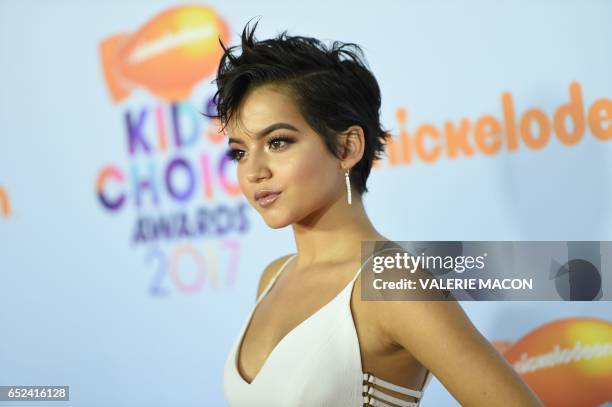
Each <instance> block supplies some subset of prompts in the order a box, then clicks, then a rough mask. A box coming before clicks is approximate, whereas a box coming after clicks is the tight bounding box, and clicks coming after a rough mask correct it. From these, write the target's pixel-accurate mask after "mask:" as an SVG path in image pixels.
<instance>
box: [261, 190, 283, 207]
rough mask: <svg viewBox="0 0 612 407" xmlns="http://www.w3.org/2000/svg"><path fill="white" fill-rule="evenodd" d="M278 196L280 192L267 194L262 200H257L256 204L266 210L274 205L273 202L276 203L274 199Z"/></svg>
mask: <svg viewBox="0 0 612 407" xmlns="http://www.w3.org/2000/svg"><path fill="white" fill-rule="evenodd" d="M280 194H281V193H280V192H276V193H272V194H268V195H266V196H264V197H263V198H259V199H258V200H257V203H258V204H259V206H261V207H262V208H267V207H268V206H270V205H272V204H273V203H274V201H276V199H277V198H278V196H279V195H280Z"/></svg>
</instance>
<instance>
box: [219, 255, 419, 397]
mask: <svg viewBox="0 0 612 407" xmlns="http://www.w3.org/2000/svg"><path fill="white" fill-rule="evenodd" d="M295 256H296V255H293V256H291V257H290V258H288V259H287V261H285V263H284V264H283V265H282V266H281V268H280V270H279V271H278V273H277V274H276V276H274V278H273V279H272V280H271V281H270V283H269V284H268V286H267V287H266V289H265V290H264V292H263V293H262V294H261V296H260V297H259V298H258V299H257V302H256V303H255V306H254V307H253V309H252V310H251V313H250V315H249V317H248V318H247V320H246V321H245V323H244V325H243V326H242V329H241V330H240V334H239V336H238V338H237V340H236V342H235V343H234V345H233V346H232V349H231V351H230V353H229V355H228V357H227V360H226V362H225V368H224V373H223V390H224V395H225V399H226V400H227V402H228V403H229V405H230V406H231V407H260V406H261V407H264V406H266V407H271V406H278V407H294V406H295V407H297V406H304V407H310V406H313V407H314V406H316V407H324V406H329V407H332V406H333V407H338V406H342V407H344V406H355V407H357V406H382V407H387V406H389V407H394V406H406V407H416V406H419V404H420V402H421V398H422V395H423V391H424V390H425V387H426V386H427V384H428V383H429V380H430V379H431V372H429V371H428V372H427V377H426V379H425V382H424V384H423V389H422V390H421V391H418V390H412V389H408V388H406V387H401V386H398V385H395V384H393V383H390V382H387V381H384V380H382V379H380V378H378V377H376V376H374V375H372V374H369V373H367V372H365V373H364V372H363V371H362V367H361V356H360V350H359V341H358V337H357V331H356V329H355V324H354V322H353V314H352V312H351V307H350V302H351V293H352V289H353V285H354V283H355V280H356V279H357V277H358V275H359V273H360V272H361V269H362V268H363V265H362V266H361V267H360V268H359V270H358V271H357V273H356V274H355V276H354V277H353V279H352V280H351V281H350V282H349V283H348V284H347V285H346V287H345V288H344V289H343V290H342V291H340V293H339V294H338V295H336V296H335V297H334V298H333V299H332V300H331V301H330V302H328V303H327V304H326V305H324V306H323V307H322V308H321V309H319V310H318V311H316V312H315V313H314V314H312V315H311V316H310V317H309V318H307V319H306V320H304V321H303V322H301V323H300V324H299V325H298V326H296V327H295V328H294V329H293V330H292V331H290V332H289V333H288V334H287V335H286V336H285V337H284V338H283V339H281V341H280V342H279V343H278V344H277V345H276V347H275V348H274V349H273V350H272V353H270V355H269V356H268V359H267V360H266V361H265V362H264V364H263V366H262V367H261V369H260V370H259V372H258V373H257V375H256V376H255V378H253V380H252V381H251V383H248V382H247V381H246V380H244V379H243V377H242V376H241V375H240V372H239V371H238V360H237V355H238V347H239V346H240V344H241V342H242V338H243V336H244V333H245V330H246V328H247V326H248V324H249V323H250V321H251V318H252V317H253V313H254V312H255V309H256V308H257V306H258V305H259V303H260V301H261V300H262V298H264V297H265V296H266V294H267V293H268V291H270V288H271V287H272V286H273V285H274V283H275V281H276V279H277V278H278V276H279V275H280V273H281V272H282V271H283V270H284V268H285V266H286V265H287V264H288V263H289V261H290V260H291V259H293V258H294V257H295ZM372 384H375V385H377V386H378V387H383V388H387V389H391V390H394V391H397V392H400V393H402V394H406V395H409V396H413V397H416V398H417V400H418V401H417V402H410V401H405V400H401V399H399V398H397V397H393V396H391V395H390V394H388V393H385V392H383V391H381V390H379V389H376V388H374V387H373V386H372Z"/></svg>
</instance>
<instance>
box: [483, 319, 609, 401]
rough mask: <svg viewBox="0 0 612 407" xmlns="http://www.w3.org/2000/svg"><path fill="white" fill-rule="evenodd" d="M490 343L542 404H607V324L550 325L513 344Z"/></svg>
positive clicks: (592, 321)
mask: <svg viewBox="0 0 612 407" xmlns="http://www.w3.org/2000/svg"><path fill="white" fill-rule="evenodd" d="M493 345H494V346H495V347H496V349H498V350H500V353H502V355H503V356H504V357H505V358H506V359H507V360H508V362H510V364H512V365H513V367H514V369H515V370H516V371H517V372H518V373H519V374H520V375H521V376H522V378H523V380H525V382H526V383H527V384H528V385H529V387H531V388H532V389H533V391H534V392H536V394H537V395H538V397H540V399H541V400H542V402H543V403H544V405H546V406H585V407H587V406H599V405H601V404H602V403H605V402H606V401H609V400H612V323H610V321H606V320H602V319H595V318H570V319H563V320H559V321H553V322H550V323H548V324H546V325H543V326H541V327H539V328H537V329H535V330H534V331H532V332H530V333H529V334H527V335H525V336H524V337H523V338H521V339H520V340H518V341H517V342H515V343H514V344H510V343H509V342H508V341H495V342H493Z"/></svg>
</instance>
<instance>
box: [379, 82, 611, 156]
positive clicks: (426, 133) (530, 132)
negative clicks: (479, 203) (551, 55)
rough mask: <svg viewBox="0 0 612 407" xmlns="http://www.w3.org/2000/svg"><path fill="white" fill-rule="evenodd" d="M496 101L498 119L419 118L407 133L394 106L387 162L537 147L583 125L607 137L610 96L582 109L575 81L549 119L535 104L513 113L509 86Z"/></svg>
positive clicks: (571, 141)
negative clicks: (395, 131) (394, 129)
mask: <svg viewBox="0 0 612 407" xmlns="http://www.w3.org/2000/svg"><path fill="white" fill-rule="evenodd" d="M500 102H501V112H502V118H501V119H499V118H497V117H495V116H493V115H491V114H485V115H482V116H481V117H479V118H477V119H476V120H473V121H470V120H469V119H468V118H462V119H461V120H460V121H459V122H458V123H453V122H452V121H450V120H448V121H446V122H445V123H444V125H443V126H436V125H434V124H431V123H424V124H422V125H420V126H418V127H417V128H416V130H415V131H414V132H412V134H411V133H409V132H408V130H407V129H406V123H407V121H408V114H407V112H406V109H405V108H404V107H399V108H398V109H397V110H396V118H397V121H398V123H399V125H400V133H399V136H394V137H391V138H390V139H389V141H388V146H387V147H388V152H387V154H388V156H389V164H390V165H391V166H395V165H408V164H410V163H411V162H412V161H413V160H416V159H418V160H420V161H423V162H425V163H429V164H431V163H435V162H436V161H437V160H438V159H440V158H441V157H442V156H446V157H447V158H449V159H455V158H457V157H461V156H463V157H472V156H474V155H475V154H478V153H480V154H484V155H488V156H492V155H495V154H498V153H499V152H500V151H501V150H502V148H505V149H506V150H508V151H516V150H518V148H519V146H520V145H521V144H523V145H525V146H527V148H529V149H532V150H539V149H542V148H544V147H545V146H546V145H547V144H548V142H549V141H550V138H551V135H552V134H553V133H554V134H555V135H556V137H557V139H558V140H559V141H560V142H561V143H563V144H564V145H566V146H573V145H575V144H576V143H578V142H579V141H580V140H581V139H582V138H583V136H584V134H585V131H586V130H587V127H588V129H589V130H590V132H591V134H592V135H593V136H594V137H595V138H597V139H598V140H601V141H608V140H612V99H610V98H601V99H597V100H595V101H594V102H593V103H591V104H590V106H587V108H586V110H585V105H584V101H583V97H582V88H581V86H580V83H578V82H572V83H571V84H570V85H569V102H567V103H563V104H561V105H559V106H558V108H557V109H556V111H555V112H554V114H553V116H552V119H551V118H549V117H548V116H547V115H546V113H545V112H544V111H543V110H542V109H539V108H535V107H534V108H530V109H527V110H526V111H524V112H523V113H522V114H521V115H520V116H519V117H517V116H516V112H515V109H514V101H513V98H512V94H511V93H510V92H505V93H503V94H502V95H501V100H500ZM568 121H569V122H571V125H569V126H568ZM375 164H378V161H375ZM377 166H378V165H377Z"/></svg>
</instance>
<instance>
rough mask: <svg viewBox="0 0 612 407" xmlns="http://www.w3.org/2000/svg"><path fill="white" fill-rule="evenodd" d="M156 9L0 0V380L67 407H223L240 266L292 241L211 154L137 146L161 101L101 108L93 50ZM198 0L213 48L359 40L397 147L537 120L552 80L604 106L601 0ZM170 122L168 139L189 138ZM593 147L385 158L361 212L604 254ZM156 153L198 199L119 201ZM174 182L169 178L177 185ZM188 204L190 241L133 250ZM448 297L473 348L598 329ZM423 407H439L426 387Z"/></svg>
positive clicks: (105, 97) (132, 97)
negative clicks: (481, 121)
mask: <svg viewBox="0 0 612 407" xmlns="http://www.w3.org/2000/svg"><path fill="white" fill-rule="evenodd" d="M177 4H178V5H180V4H181V3H175V2H170V1H131V2H120V1H107V2H104V3H95V2H88V3H85V2H77V1H57V2H43V1H7V0H4V1H1V2H0V73H1V75H2V79H3V84H2V91H1V92H0V126H1V127H0V198H3V199H4V201H5V202H9V203H10V209H9V210H5V211H4V215H2V214H0V327H1V328H0V330H1V331H2V334H1V335H0V385H12V384H15V385H69V386H70V397H71V402H70V405H73V406H77V405H78V406H108V405H113V406H128V405H129V406H137V405H138V406H145V405H146V406H163V405H176V406H179V405H180V406H196V405H200V406H204V405H206V406H208V405H224V401H223V395H222V368H223V363H224V361H225V357H226V356H227V353H228V351H229V347H230V345H231V344H232V343H233V341H234V340H235V339H236V336H237V334H238V329H239V328H240V326H241V325H242V323H243V322H244V319H245V318H246V316H247V314H248V312H249V310H250V308H251V307H252V306H253V303H254V299H255V291H256V287H257V282H258V279H259V277H260V274H261V271H262V270H263V267H264V266H265V265H266V264H268V263H269V262H270V261H271V260H272V259H274V258H277V257H279V256H281V255H284V254H288V253H294V251H295V250H294V249H295V248H294V244H293V240H292V235H291V230H290V228H285V229H283V230H270V229H269V228H267V226H266V225H265V224H264V223H263V221H262V220H261V219H260V218H259V217H258V216H257V213H256V212H255V210H253V209H252V208H250V207H248V205H247V206H245V205H246V200H245V199H244V198H243V197H240V196H235V195H232V194H231V193H228V190H227V188H224V186H223V185H226V186H227V185H232V184H235V176H234V174H233V173H232V171H231V168H230V169H226V171H225V172H219V170H218V165H219V157H220V155H221V151H222V150H221V148H220V146H219V145H218V144H214V143H212V142H210V141H209V140H207V139H206V138H204V137H203V138H201V139H198V140H195V139H194V140H195V141H194V142H193V145H190V146H189V148H184V149H181V150H178V149H173V148H172V147H170V148H169V149H168V150H166V151H161V150H160V149H159V148H158V147H159V144H157V141H155V140H157V139H156V133H155V132H156V131H158V130H159V128H156V127H155V123H156V122H155V120H154V119H153V117H157V116H155V114H156V113H155V112H156V111H157V110H156V109H159V111H160V112H161V113H160V114H161V115H162V116H163V117H165V119H166V120H167V121H166V123H170V119H171V107H170V105H169V104H168V103H167V102H164V101H163V100H160V99H159V98H158V97H156V96H155V95H153V94H152V93H151V92H150V91H149V90H148V89H147V88H146V87H144V86H138V85H137V86H135V88H134V89H133V90H132V91H131V92H130V93H129V95H128V96H127V97H126V98H125V99H124V100H122V101H121V102H118V103H114V102H113V101H112V100H111V97H110V95H109V91H108V88H107V85H106V82H105V79H104V76H103V71H102V63H101V59H100V54H99V46H100V43H101V42H102V41H104V40H105V39H107V38H109V37H111V36H113V35H116V34H120V33H125V34H130V33H134V32H136V31H137V30H138V29H139V28H140V27H141V26H142V25H143V24H145V23H147V22H148V21H149V20H151V19H152V18H153V17H154V16H156V15H157V14H159V13H160V12H162V11H164V10H166V9H168V8H170V7H173V6H175V5H177ZM201 4H202V5H205V6H210V7H212V9H213V10H215V12H216V13H217V15H218V16H220V17H221V18H222V19H223V20H224V21H225V22H226V23H227V25H228V27H229V29H230V32H231V35H232V36H231V38H232V41H231V42H232V44H235V43H236V41H237V34H238V33H239V32H240V31H241V30H242V27H243V25H244V24H245V23H246V22H247V21H248V20H249V19H250V18H252V17H255V16H261V17H262V19H261V22H260V24H259V28H258V37H259V38H266V37H269V36H272V35H275V34H277V33H278V32H280V31H281V30H284V29H287V30H289V32H290V33H291V34H301V35H307V36H314V37H318V38H322V39H324V40H332V39H337V40H342V41H349V42H356V43H358V44H360V45H362V46H363V47H364V50H365V53H366V56H367V58H368V61H369V63H370V66H371V68H372V71H373V72H374V74H375V76H376V77H377V78H378V81H379V84H380V86H381V90H382V96H383V108H382V118H383V124H384V125H385V126H386V127H387V128H389V129H391V130H392V132H393V133H394V135H396V136H398V135H399V134H400V131H401V130H402V129H406V130H407V131H408V134H409V137H411V139H412V140H414V136H415V134H416V133H417V129H418V128H419V126H421V125H423V124H425V123H430V124H433V125H434V126H435V127H436V128H438V129H440V131H442V129H443V128H444V123H445V122H447V121H451V122H452V123H453V124H457V125H458V124H459V123H460V121H461V120H462V119H463V118H467V119H468V120H469V121H470V123H472V124H473V123H475V122H476V120H477V119H478V118H480V117H482V116H483V115H485V114H490V115H493V116H494V117H496V118H498V119H499V120H500V121H502V118H503V112H502V106H501V96H502V94H503V93H505V92H509V93H511V94H512V97H513V101H514V108H515V111H516V115H517V117H520V116H521V114H523V113H524V112H525V111H526V110H528V109H531V108H537V109H540V110H541V111H543V112H544V113H545V115H546V116H547V117H548V118H551V119H552V117H553V114H554V112H555V111H556V109H557V108H558V107H559V106H560V105H562V104H564V103H568V102H569V100H570V99H569V93H568V92H569V91H568V89H569V86H570V84H571V83H573V82H576V83H578V84H579V85H580V87H581V90H582V97H583V100H584V106H585V108H586V109H588V107H589V106H591V104H592V103H593V102H594V101H596V100H598V99H602V98H605V99H607V100H610V97H612V75H610V68H611V66H612V53H611V52H610V51H611V49H610V38H612V25H610V24H609V18H610V15H612V3H610V2H607V1H603V0H602V1H590V2H584V1H561V2H560V1H540V2H535V3H534V2H529V1H513V2H512V1H506V2H488V1H465V2H461V3H460V4H459V2H450V1H448V2H443V1H429V2H416V1H411V2H391V1H381V2H376V3H372V2H363V3H361V4H359V5H358V4H355V2H346V1H345V2H333V3H330V2H327V1H319V0H313V1H308V2H301V3H295V4H291V5H288V4H285V3H279V2H274V1H268V0H264V1H257V2H250V1H227V2H221V1H216V0H214V1H209V2H206V3H201ZM176 69H177V70H180V69H181V67H180V66H177V67H176ZM212 79H213V77H212V76H210V75H209V76H207V77H205V78H203V79H202V80H201V81H199V82H198V83H197V84H196V85H195V86H194V87H193V91H192V93H191V95H190V96H189V98H188V99H187V100H186V101H185V102H184V105H183V106H184V112H188V113H189V112H191V114H193V112H195V111H197V110H202V109H203V106H204V102H205V101H206V100H208V98H210V96H212V92H213V91H214V88H213V87H212V85H211V84H210V81H211V80H212ZM609 103H610V102H609ZM401 108H403V109H405V110H406V111H407V121H406V122H405V123H404V125H403V126H402V124H401V123H400V122H399V121H398V119H397V111H398V109H401ZM143 111H145V112H147V115H148V116H147V124H146V126H145V127H144V128H143V129H144V130H143V132H145V133H146V134H147V137H148V140H150V142H151V145H153V146H154V147H153V148H152V149H153V152H152V153H151V154H149V155H136V156H134V157H132V156H130V154H129V151H128V131H127V130H126V120H127V119H126V116H127V115H131V117H132V118H137V117H138V115H139V114H141V113H142V112H143ZM587 113H588V112H587ZM587 113H585V114H587ZM181 117H182V119H181V120H183V126H184V129H188V130H186V134H187V133H188V134H196V136H197V132H198V131H197V130H196V129H195V128H194V126H196V127H197V126H201V129H200V130H201V131H204V130H205V129H206V128H208V126H210V123H209V122H208V121H207V120H206V119H205V118H202V117H200V116H198V120H200V121H201V122H199V123H194V122H193V121H190V120H192V118H193V117H194V116H193V115H192V116H190V115H189V114H185V115H184V116H181ZM190 118H191V119H190ZM517 120H518V119H517ZM602 123H603V126H604V128H605V126H606V125H607V126H612V123H611V122H610V119H608V121H607V122H606V120H603V121H602ZM517 126H518V124H517ZM570 127H571V126H570V125H569V124H568V128H570ZM156 129H157V130H156ZM534 131H535V130H534ZM168 134H171V132H170V131H169V133H168ZM535 134H537V132H536V133H535ZM169 137H170V136H169ZM398 139H399V138H398ZM433 146H434V143H433V142H432V139H431V138H429V139H427V142H426V143H425V147H426V148H427V149H430V148H433ZM611 153H612V140H611V141H604V140H601V139H599V138H597V137H595V136H594V135H593V133H592V131H591V129H590V128H589V127H588V125H587V126H586V129H585V133H584V136H583V138H582V139H581V140H580V141H579V142H578V143H576V144H575V145H572V146H567V145H564V144H563V143H561V142H560V141H559V139H558V137H557V136H556V135H555V133H554V131H553V132H551V134H550V140H549V141H548V143H547V144H546V145H545V146H544V147H543V148H541V149H534V148H529V147H527V146H526V145H525V144H524V143H523V142H522V141H520V142H519V147H518V149H517V150H516V151H512V152H509V151H508V150H507V148H506V145H505V143H503V144H502V147H501V149H500V150H499V151H498V152H496V153H495V154H492V155H485V154H482V153H479V152H476V153H475V154H474V155H473V156H471V157H466V156H465V155H459V156H458V157H456V158H454V159H453V158H449V157H448V156H447V155H446V152H445V150H444V151H443V153H442V155H441V156H440V157H439V158H438V159H437V160H435V161H434V162H432V163H427V162H424V161H422V160H420V159H418V156H417V155H413V156H412V162H411V163H409V164H406V163H400V164H397V165H393V166H392V165H391V164H390V161H389V160H385V162H383V163H382V164H381V167H380V168H377V169H375V170H374V171H373V172H372V175H371V177H370V180H369V183H368V185H369V189H370V192H369V193H368V194H367V195H366V197H365V204H366V207H367V210H368V213H369V214H370V216H371V218H372V220H373V222H374V224H375V225H377V228H378V229H379V230H380V231H381V233H383V234H384V235H386V236H388V237H390V238H393V239H395V240H402V241H409V240H611V239H612V232H611V230H612V228H611V227H612V218H611V216H610V215H611V214H612V210H611V209H610V202H611V195H612V182H611V177H610V174H611V164H610V162H611V161H610V157H611ZM413 154H416V153H414V152H413ZM178 156H180V157H185V159H186V162H187V163H188V164H189V165H193V168H194V171H195V173H197V174H198V176H202V177H204V175H203V174H206V173H208V174H209V175H208V176H209V177H210V179H209V181H210V184H208V185H209V187H210V189H209V190H208V192H207V190H206V188H204V187H202V185H203V184H202V182H200V181H198V183H197V185H196V187H195V188H196V192H195V193H194V195H193V197H191V198H190V199H189V200H187V201H185V202H178V201H176V200H171V199H168V193H167V191H164V192H163V193H160V196H161V204H160V206H158V207H154V206H153V205H152V204H151V202H152V201H151V200H150V199H151V195H150V193H149V192H146V193H144V195H143V196H144V198H143V200H144V204H143V207H141V208H138V207H137V205H136V203H135V201H134V199H133V198H134V194H133V193H132V190H130V188H131V187H133V183H132V182H131V180H132V179H133V178H130V177H134V172H135V171H136V172H137V173H138V174H148V172H147V171H149V167H148V166H149V165H153V170H152V171H153V174H154V175H153V178H152V179H154V181H152V182H156V183H159V186H160V188H161V189H163V188H162V187H161V186H162V185H163V182H164V178H163V171H164V169H165V168H167V166H168V165H169V163H170V162H171V161H172V160H173V159H174V158H176V157H178ZM202 157H206V158H202ZM206 160H208V161H207V164H203V162H205V161H206ZM110 167H112V168H115V169H118V170H119V171H120V172H122V174H123V175H124V181H123V183H120V182H117V180H116V179H111V181H108V182H107V183H106V184H105V190H104V191H105V192H104V193H105V194H107V196H110V197H117V196H119V194H121V193H122V192H126V191H127V192H126V193H127V195H128V196H127V199H126V202H125V203H124V205H123V206H122V207H121V208H120V209H119V210H116V211H111V210H108V209H107V208H105V207H104V206H103V205H102V204H101V202H100V200H99V198H98V195H97V191H98V190H97V188H96V182H97V180H98V178H99V177H100V174H101V172H102V171H103V170H104V169H105V168H110ZM181 174H182V175H181ZM223 174H225V175H223ZM184 175H185V174H184V173H179V175H178V176H177V178H178V181H175V182H177V185H180V186H181V188H183V187H184V186H185V185H187V184H188V182H187V178H185V177H184ZM140 176H142V175H138V176H137V177H140ZM143 177H146V176H143ZM224 177H225V178H224ZM224 183H225V184H224ZM5 206H6V205H5ZM202 211H205V212H206V211H209V215H207V216H209V217H208V218H206V219H208V222H209V223H208V225H209V227H210V229H209V231H208V232H206V233H202V234H200V235H198V236H195V237H192V238H172V239H160V240H158V241H154V242H139V243H138V242H134V240H133V239H134V238H133V236H134V233H135V225H136V223H137V219H139V218H141V217H143V216H152V217H156V216H157V217H158V216H161V217H165V218H167V219H170V218H172V217H173V216H179V217H180V214H185V216H187V217H189V218H190V219H191V222H195V221H194V220H193V219H195V218H196V217H197V216H203V215H201V213H202ZM177 214H178V215H177ZM197 214H200V215H197ZM172 219H174V218H172ZM192 224H193V223H192ZM219 225H225V226H219ZM217 227H219V228H220V229H216V228H217ZM198 261H201V263H198ZM199 278H204V280H199ZM604 278H609V277H607V276H605V277H604ZM190 287H191V288H190ZM462 305H463V306H464V309H465V310H466V312H468V314H469V316H470V317H471V318H472V320H473V322H474V324H475V325H476V326H477V327H478V329H479V330H480V331H481V332H482V333H483V334H484V335H485V336H486V337H487V338H488V339H490V340H509V341H515V340H517V339H519V338H520V337H522V336H523V335H525V334H527V333H528V332H530V331H531V330H533V329H534V328H536V327H538V326H540V325H542V324H544V323H546V322H548V321H552V320H555V319H560V318H564V317H570V316H571V317H598V318H604V319H608V320H609V319H610V315H612V312H611V311H612V306H611V305H610V303H609V302H601V303H561V302H538V303H518V302H515V303H501V302H500V303H475V302H464V303H462ZM474 386H477V384H476V383H475V384H474ZM0 404H1V403H0ZM27 405H28V403H25V402H24V403H23V406H27ZM29 405H36V404H35V403H32V404H29ZM423 405H432V406H446V405H449V406H452V405H457V403H456V402H455V401H454V399H453V398H452V397H451V396H450V395H449V394H448V393H447V392H446V391H445V390H444V388H443V387H442V386H441V384H440V383H439V382H438V381H437V380H435V379H434V380H433V381H432V382H431V383H430V387H429V388H428V390H427V392H426V395H425V398H424V403H423Z"/></svg>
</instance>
